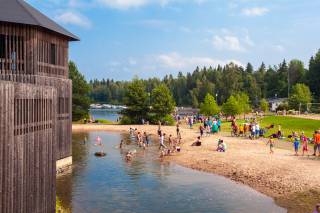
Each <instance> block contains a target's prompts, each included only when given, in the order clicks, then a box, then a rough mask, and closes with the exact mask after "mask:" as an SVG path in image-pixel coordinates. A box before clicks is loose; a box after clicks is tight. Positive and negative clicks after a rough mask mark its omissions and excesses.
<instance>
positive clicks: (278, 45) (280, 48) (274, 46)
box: [272, 44, 285, 52]
mask: <svg viewBox="0 0 320 213" xmlns="http://www.w3.org/2000/svg"><path fill="white" fill-rule="evenodd" d="M272 48H273V50H275V51H277V52H284V51H285V48H284V46H282V45H280V44H277V45H273V46H272Z"/></svg>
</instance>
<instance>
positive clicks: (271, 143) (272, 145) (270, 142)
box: [266, 135, 274, 154]
mask: <svg viewBox="0 0 320 213" xmlns="http://www.w3.org/2000/svg"><path fill="white" fill-rule="evenodd" d="M268 144H269V146H270V154H273V153H274V152H273V148H274V135H271V136H270V137H269V140H268V142H267V144H266V145H268Z"/></svg>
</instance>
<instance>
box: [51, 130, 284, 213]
mask: <svg viewBox="0 0 320 213" xmlns="http://www.w3.org/2000/svg"><path fill="white" fill-rule="evenodd" d="M97 136H100V137H101V138H102V141H103V143H104V145H105V146H104V149H105V151H106V152H107V156H106V157H104V158H97V157H95V156H94V153H95V152H96V151H99V150H100V149H99V148H98V147H96V146H94V145H93V144H94V141H95V138H96V137H97ZM85 137H87V138H88V142H87V143H86V144H84V143H83V140H84V138H85ZM121 139H123V140H125V142H126V145H125V146H124V148H123V150H120V149H119V148H118V144H119V142H120V140H121ZM131 149H136V150H137V155H136V157H135V158H134V159H133V161H132V162H130V163H128V162H126V160H125V153H126V151H128V150H131ZM73 160H74V168H73V171H72V173H70V174H65V175H63V176H61V177H58V179H57V195H58V197H59V198H60V200H62V205H63V207H64V208H67V209H70V210H71V211H72V212H76V213H82V212H83V213H87V212H90V213H109V212H110V213H113V212H115V213H122V212H123V213H149V212H150V213H152V212H154V213H194V212H197V213H255V212H256V213H282V212H286V210H284V209H282V208H280V207H278V206H276V205H275V203H274V202H273V200H272V199H271V198H269V197H267V196H265V195H262V194H261V193H258V192H256V191H254V190H253V189H251V188H249V187H247V186H244V185H241V184H237V183H235V182H233V181H230V180H228V179H226V178H224V177H221V176H217V175H213V174H208V173H204V172H199V171H195V170H191V169H188V168H184V167H181V166H178V165H176V164H174V163H168V162H166V163H165V162H161V161H160V160H159V158H158V146H157V144H155V143H153V145H152V146H151V147H149V148H148V149H147V150H141V149H139V148H137V147H136V145H135V143H134V141H133V139H131V138H130V136H129V135H127V134H120V133H112V132H89V133H77V134H73Z"/></svg>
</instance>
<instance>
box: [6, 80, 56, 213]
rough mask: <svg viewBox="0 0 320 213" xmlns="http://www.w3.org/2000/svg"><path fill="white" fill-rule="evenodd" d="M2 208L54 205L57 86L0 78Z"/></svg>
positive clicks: (41, 211) (36, 210) (9, 211)
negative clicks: (23, 82) (37, 84)
mask: <svg viewBox="0 0 320 213" xmlns="http://www.w3.org/2000/svg"><path fill="white" fill-rule="evenodd" d="M0 125H1V126H0V163H1V166H0V194H1V199H0V212H1V213H20V212H21V213H29V212H32V213H47V212H48V213H53V212H54V209H55V178H56V175H55V174H56V172H55V170H56V166H55V162H56V151H57V146H56V137H57V136H56V135H57V91H56V89H55V88H52V87H46V86H36V85H31V84H22V83H13V82H5V81H0Z"/></svg>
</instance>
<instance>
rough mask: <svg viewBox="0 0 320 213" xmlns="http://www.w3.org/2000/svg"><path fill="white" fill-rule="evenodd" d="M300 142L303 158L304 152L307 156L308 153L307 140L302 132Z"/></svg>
mask: <svg viewBox="0 0 320 213" xmlns="http://www.w3.org/2000/svg"><path fill="white" fill-rule="evenodd" d="M300 141H301V143H302V156H304V153H305V152H306V153H307V154H308V156H309V153H308V138H307V137H306V136H305V135H304V132H301V135H300Z"/></svg>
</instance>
